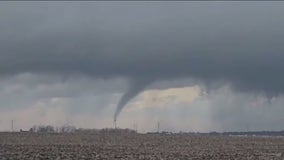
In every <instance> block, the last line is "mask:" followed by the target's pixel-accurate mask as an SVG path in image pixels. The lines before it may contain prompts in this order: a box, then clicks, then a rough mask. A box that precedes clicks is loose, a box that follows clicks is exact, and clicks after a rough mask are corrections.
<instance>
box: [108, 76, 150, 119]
mask: <svg viewBox="0 0 284 160" xmlns="http://www.w3.org/2000/svg"><path fill="white" fill-rule="evenodd" d="M152 81H153V80H152V79H131V81H130V83H129V88H128V90H127V91H126V92H125V93H124V95H123V96H122V97H121V98H120V100H119V102H118V104H117V107H116V110H115V113H114V121H115V122H116V120H117V118H118V116H119V113H120V112H121V111H122V109H123V107H124V106H125V105H126V104H127V103H128V102H129V101H130V100H131V99H133V98H134V97H135V96H137V95H138V94H139V93H140V92H142V91H143V90H144V89H145V88H146V87H147V86H148V85H149V84H150V83H151V82H152Z"/></svg>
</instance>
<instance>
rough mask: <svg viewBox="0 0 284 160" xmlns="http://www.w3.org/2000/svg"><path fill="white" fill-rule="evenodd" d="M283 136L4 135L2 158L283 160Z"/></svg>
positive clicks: (0, 144)
mask: <svg viewBox="0 0 284 160" xmlns="http://www.w3.org/2000/svg"><path fill="white" fill-rule="evenodd" d="M283 154H284V137H237V136H234V137H232V136H205V135H202V136H201V135H178V134H175V135H162V134H136V133H125V134H124V133H19V132H18V133H0V159H124V160H126V159H129V160H130V159H131V160H133V159H149V160H151V159H153V160H154V159H168V160H175V159H181V160H189V159H194V160H204V159H210V160H211V159H213V160H222V159H224V160H230V159H239V160H245V159H255V160H261V159H267V160H273V159H275V160H280V159H284V158H283V156H284V155H283Z"/></svg>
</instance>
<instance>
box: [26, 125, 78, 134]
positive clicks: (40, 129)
mask: <svg viewBox="0 0 284 160" xmlns="http://www.w3.org/2000/svg"><path fill="white" fill-rule="evenodd" d="M29 131H30V132H37V133H55V132H64V133H66V132H67V133H68V132H75V131H76V127H75V126H71V125H67V126H61V127H54V126H51V125H34V126H33V127H32V128H30V130H29Z"/></svg>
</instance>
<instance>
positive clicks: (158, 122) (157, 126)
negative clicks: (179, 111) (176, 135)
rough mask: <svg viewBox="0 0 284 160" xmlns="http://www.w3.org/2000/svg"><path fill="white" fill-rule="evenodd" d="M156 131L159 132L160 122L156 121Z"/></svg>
mask: <svg viewBox="0 0 284 160" xmlns="http://www.w3.org/2000/svg"><path fill="white" fill-rule="evenodd" d="M157 132H158V133H159V132H160V122H158V125H157Z"/></svg>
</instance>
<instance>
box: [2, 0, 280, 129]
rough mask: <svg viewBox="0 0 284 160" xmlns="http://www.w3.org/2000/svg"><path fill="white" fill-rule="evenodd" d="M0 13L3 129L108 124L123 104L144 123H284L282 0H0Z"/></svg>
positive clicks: (126, 120)
mask: <svg viewBox="0 0 284 160" xmlns="http://www.w3.org/2000/svg"><path fill="white" fill-rule="evenodd" d="M0 15H1V16H0V23H1V25H0V56H1V59H0V111H1V112H0V114H1V117H2V119H1V118H0V128H1V129H2V130H5V129H8V128H9V121H10V120H11V119H16V121H18V128H28V127H29V126H31V125H33V124H34V123H41V124H48V123H52V124H54V125H55V124H58V125H61V124H64V123H74V124H76V125H78V126H81V127H96V128H102V127H110V126H112V120H113V115H114V113H117V115H119V113H120V112H121V111H122V112H121V115H119V118H118V119H119V122H118V123H119V125H121V126H122V127H131V126H132V125H133V122H134V123H139V124H140V125H139V126H140V127H141V129H142V130H145V131H146V130H151V129H153V128H155V124H156V123H157V121H161V122H163V124H164V129H167V130H171V131H178V130H189V131H190V130H197V131H198V130H200V131H210V130H220V131H223V130H258V129H259V130H260V129H261V130H263V129H267V130H269V129H274V130H280V129H283V128H284V126H282V124H281V122H283V118H282V117H281V115H283V113H284V107H282V105H283V98H282V94H283V92H284V84H283V81H284V76H283V74H282V72H283V71H282V70H283V68H284V63H283V62H282V61H283V59H284V45H283V44H284V18H283V17H284V3H283V2H0ZM121 97H122V99H120V98H121ZM149 97H150V98H149ZM184 97H187V98H184ZM267 98H268V99H267ZM185 99H186V100H185ZM117 104H119V105H118V107H117ZM161 106H163V107H161ZM123 108H124V109H123ZM41 114H42V115H41ZM40 115H41V116H40ZM55 117H56V118H55ZM23 119H26V120H23ZM150 122H151V123H150ZM16 124H17V123H16ZM149 124H151V125H152V126H150V125H149Z"/></svg>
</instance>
